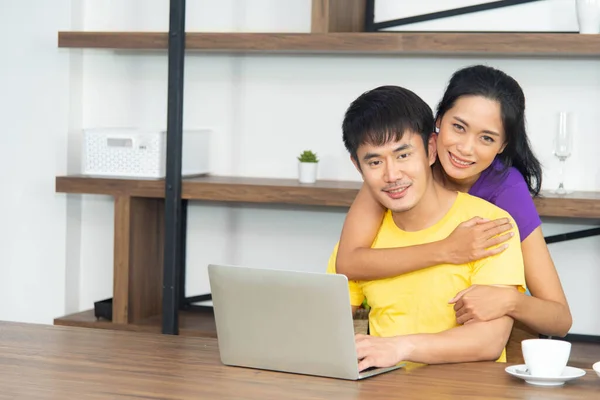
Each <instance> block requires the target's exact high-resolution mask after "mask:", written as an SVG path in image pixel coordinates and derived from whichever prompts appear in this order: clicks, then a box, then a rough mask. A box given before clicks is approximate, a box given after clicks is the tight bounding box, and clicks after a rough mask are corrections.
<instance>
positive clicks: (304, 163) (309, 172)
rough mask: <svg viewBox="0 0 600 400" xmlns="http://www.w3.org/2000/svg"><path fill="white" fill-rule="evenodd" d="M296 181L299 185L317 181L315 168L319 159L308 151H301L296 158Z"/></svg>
mask: <svg viewBox="0 0 600 400" xmlns="http://www.w3.org/2000/svg"><path fill="white" fill-rule="evenodd" d="M298 161H300V162H299V164H298V180H299V181H300V183H315V182H316V181H317V166H318V164H319V158H318V157H317V155H316V154H315V153H313V152H312V151H310V150H305V151H303V152H302V153H301V154H300V155H299V156H298Z"/></svg>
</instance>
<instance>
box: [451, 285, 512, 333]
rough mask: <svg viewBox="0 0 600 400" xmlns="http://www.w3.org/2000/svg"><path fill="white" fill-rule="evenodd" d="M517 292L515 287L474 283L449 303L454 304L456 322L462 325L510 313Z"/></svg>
mask: <svg viewBox="0 0 600 400" xmlns="http://www.w3.org/2000/svg"><path fill="white" fill-rule="evenodd" d="M516 294H518V292H517V290H516V289H515V288H513V287H500V286H488V285H473V286H470V287H468V288H466V289H464V290H461V291H460V292H458V293H457V295H456V296H454V298H452V299H450V301H449V303H450V304H454V311H455V312H456V323H458V324H461V325H462V324H468V323H470V322H475V321H491V320H493V319H496V318H500V317H503V316H505V315H508V314H509V312H510V310H511V307H513V305H514V303H515V295H516Z"/></svg>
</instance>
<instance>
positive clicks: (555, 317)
mask: <svg viewBox="0 0 600 400" xmlns="http://www.w3.org/2000/svg"><path fill="white" fill-rule="evenodd" d="M521 249H522V252H523V261H524V264H525V280H526V282H527V286H528V288H529V291H530V292H531V294H532V296H528V295H526V294H524V293H520V292H516V291H514V290H507V289H505V288H501V287H495V286H471V287H470V288H468V289H465V290H463V291H462V292H460V293H459V294H458V295H457V296H456V297H455V298H454V299H452V300H451V301H450V302H451V303H455V306H454V309H455V310H456V321H457V322H458V323H459V324H464V323H469V322H472V321H489V320H492V319H495V318H499V317H501V316H504V315H508V316H510V317H512V318H513V319H515V320H518V321H521V322H522V323H523V324H525V325H527V326H529V327H530V328H531V329H533V330H534V331H536V332H538V333H541V334H544V335H548V336H560V337H563V336H565V335H566V334H567V333H568V332H569V329H571V324H572V323H573V320H572V317H571V311H570V310H569V305H568V303H567V299H566V297H565V293H564V291H563V289H562V285H561V283H560V279H559V277H558V273H557V272H556V268H555V267H554V263H553V262H552V258H551V257H550V252H549V251H548V246H546V241H545V240H544V236H543V234H542V229H541V227H537V228H536V229H535V230H534V231H533V232H532V233H531V234H530V235H529V236H528V237H527V238H526V239H525V240H524V241H523V242H522V243H521Z"/></svg>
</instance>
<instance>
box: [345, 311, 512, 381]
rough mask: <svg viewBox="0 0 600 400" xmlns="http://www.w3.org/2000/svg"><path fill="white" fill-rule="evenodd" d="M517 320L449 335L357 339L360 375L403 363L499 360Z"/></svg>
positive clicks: (453, 331) (472, 325)
mask: <svg viewBox="0 0 600 400" xmlns="http://www.w3.org/2000/svg"><path fill="white" fill-rule="evenodd" d="M512 326H513V320H512V318H510V317H502V318H498V319H495V320H492V321H488V322H473V323H469V324H467V325H462V326H459V327H456V328H452V329H449V330H447V331H443V332H439V333H432V334H415V335H406V336H395V337H390V338H381V337H375V336H366V335H357V337H356V351H357V355H358V359H359V360H360V362H359V364H358V368H359V370H360V371H362V370H365V369H367V368H370V367H391V366H394V365H397V364H398V363H400V362H402V361H411V362H417V363H424V364H443V363H461V362H474V361H495V360H497V359H498V358H499V357H500V355H501V354H502V352H503V351H504V348H505V347H506V343H507V342H508V338H509V336H510V332H511V330H512Z"/></svg>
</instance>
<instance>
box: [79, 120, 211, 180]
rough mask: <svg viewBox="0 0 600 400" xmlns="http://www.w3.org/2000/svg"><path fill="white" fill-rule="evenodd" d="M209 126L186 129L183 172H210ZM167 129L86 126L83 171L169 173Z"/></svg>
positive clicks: (154, 175)
mask: <svg viewBox="0 0 600 400" xmlns="http://www.w3.org/2000/svg"><path fill="white" fill-rule="evenodd" d="M210 133H211V131H210V130H208V129H197V130H185V129H184V131H183V137H182V141H183V143H182V144H183V145H182V159H181V173H182V175H184V176H189V175H202V174H208V173H209V172H210V171H209V147H210ZM166 150H167V132H166V131H158V130H157V131H148V130H140V129H134V128H96V129H86V130H84V136H83V149H82V151H83V157H82V174H84V175H97V176H98V175H100V176H123V177H141V178H164V177H165V175H166V161H167V158H166Z"/></svg>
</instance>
